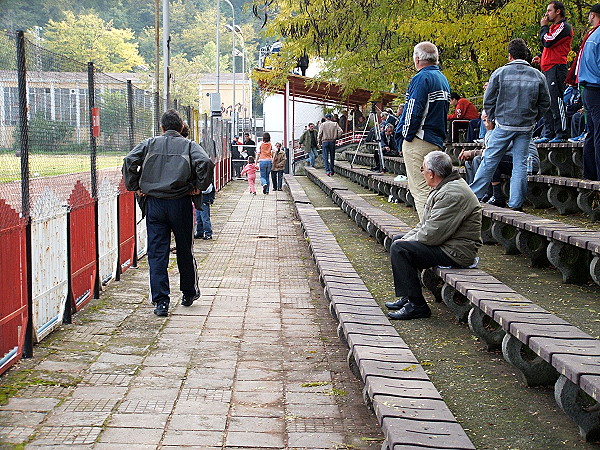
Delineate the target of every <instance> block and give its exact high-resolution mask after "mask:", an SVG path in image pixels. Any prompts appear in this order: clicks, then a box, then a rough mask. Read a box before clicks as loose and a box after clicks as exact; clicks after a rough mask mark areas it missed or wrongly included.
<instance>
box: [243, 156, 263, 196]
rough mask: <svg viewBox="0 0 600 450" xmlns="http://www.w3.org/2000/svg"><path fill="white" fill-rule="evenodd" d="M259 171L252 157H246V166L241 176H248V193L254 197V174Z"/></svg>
mask: <svg viewBox="0 0 600 450" xmlns="http://www.w3.org/2000/svg"><path fill="white" fill-rule="evenodd" d="M259 170H260V169H259V168H258V164H256V163H255V162H254V157H253V156H248V164H246V165H245V166H244V168H243V169H242V176H244V175H246V174H248V186H250V193H251V194H254V195H256V187H255V186H254V183H255V182H256V172H258V171H259Z"/></svg>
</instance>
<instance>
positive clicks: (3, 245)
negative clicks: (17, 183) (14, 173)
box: [0, 199, 28, 374]
mask: <svg viewBox="0 0 600 450" xmlns="http://www.w3.org/2000/svg"><path fill="white" fill-rule="evenodd" d="M26 242H27V234H26V220H25V219H23V218H21V217H19V213H17V212H16V211H15V210H14V209H12V208H11V207H10V206H9V205H7V204H6V202H5V201H4V200H2V199H0V274H2V282H1V283H0V299H1V301H0V374H1V373H3V372H4V371H5V370H6V369H8V368H9V367H10V366H11V365H13V364H14V363H15V362H17V361H18V360H19V359H20V358H21V355H22V354H23V342H24V340H25V331H26V329H27V316H28V309H27V247H26Z"/></svg>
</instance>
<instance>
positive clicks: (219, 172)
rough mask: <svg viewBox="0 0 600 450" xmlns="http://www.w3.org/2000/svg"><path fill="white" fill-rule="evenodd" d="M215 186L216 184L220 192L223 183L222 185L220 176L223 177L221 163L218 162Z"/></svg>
mask: <svg viewBox="0 0 600 450" xmlns="http://www.w3.org/2000/svg"><path fill="white" fill-rule="evenodd" d="M214 172H215V173H214V184H215V189H216V190H217V191H218V190H220V189H221V183H220V176H221V167H220V165H219V162H218V161H217V163H216V164H215V171H214Z"/></svg>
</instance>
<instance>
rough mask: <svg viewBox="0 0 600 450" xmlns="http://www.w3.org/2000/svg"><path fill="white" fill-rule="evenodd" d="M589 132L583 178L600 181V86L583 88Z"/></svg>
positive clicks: (584, 149)
mask: <svg viewBox="0 0 600 450" xmlns="http://www.w3.org/2000/svg"><path fill="white" fill-rule="evenodd" d="M583 105H584V107H585V114H586V116H587V127H588V133H587V136H586V137H585V141H584V143H583V178H587V179H588V180H594V181H600V88H598V89H595V88H590V87H586V88H584V89H583Z"/></svg>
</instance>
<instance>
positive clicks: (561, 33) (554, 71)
mask: <svg viewBox="0 0 600 450" xmlns="http://www.w3.org/2000/svg"><path fill="white" fill-rule="evenodd" d="M540 26H541V27H542V28H541V30H540V42H541V45H542V46H543V48H544V49H543V50H542V57H541V59H539V58H537V57H536V59H534V61H533V62H538V61H539V62H540V64H541V67H542V71H543V72H544V75H545V76H546V81H547V83H548V89H549V92H550V109H548V111H547V112H546V114H545V115H544V129H543V130H542V137H541V138H540V139H537V140H536V141H535V143H536V144H540V143H545V142H549V143H560V142H566V140H567V138H568V137H569V136H568V134H569V133H568V132H567V114H566V111H565V105H564V103H563V93H564V92H565V79H566V78H567V72H568V68H567V56H568V55H569V52H570V51H571V41H572V40H573V28H572V27H571V25H569V22H567V19H565V5H564V4H563V3H562V2H559V1H553V2H550V3H549V4H548V8H547V9H546V14H545V15H544V17H542V19H541V20H540Z"/></svg>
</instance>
